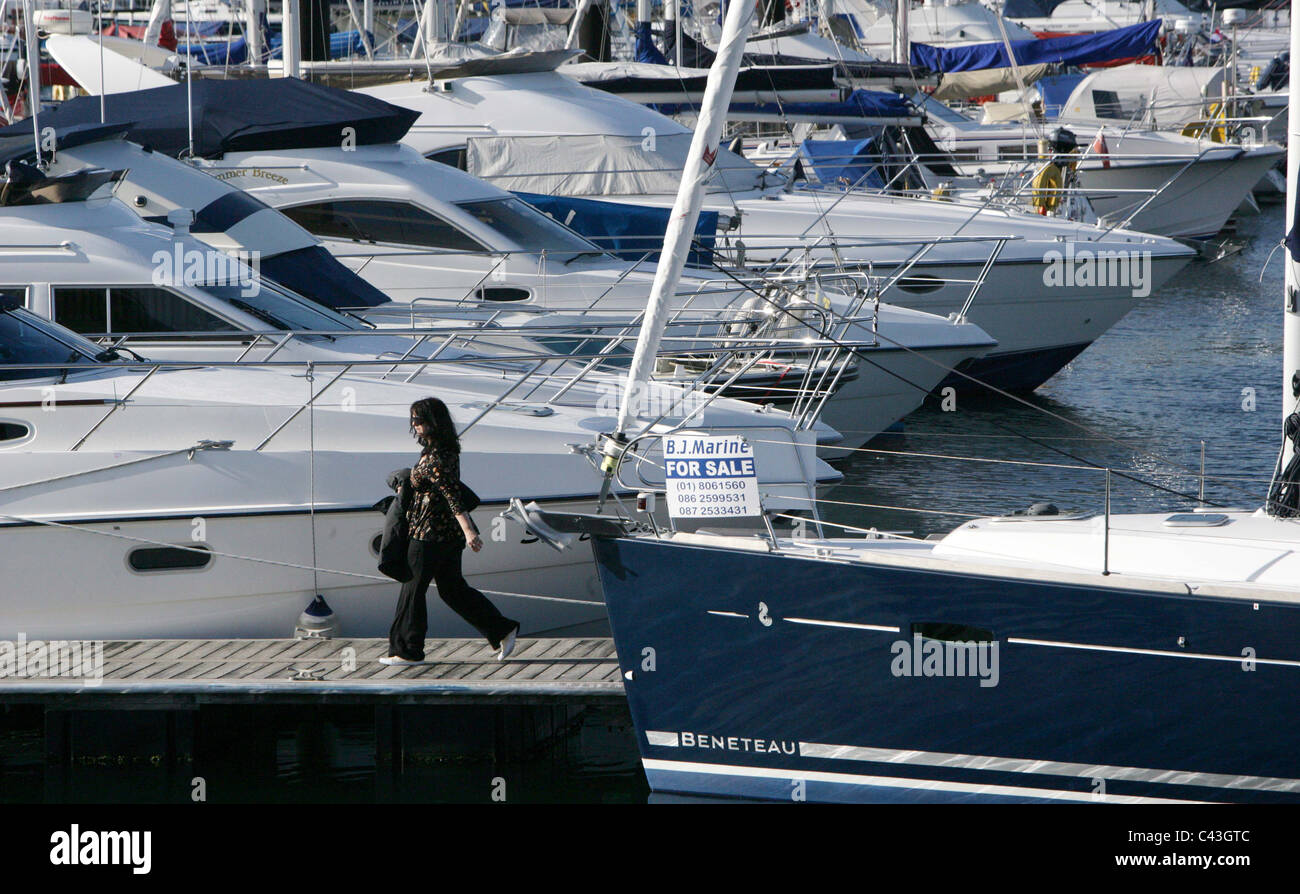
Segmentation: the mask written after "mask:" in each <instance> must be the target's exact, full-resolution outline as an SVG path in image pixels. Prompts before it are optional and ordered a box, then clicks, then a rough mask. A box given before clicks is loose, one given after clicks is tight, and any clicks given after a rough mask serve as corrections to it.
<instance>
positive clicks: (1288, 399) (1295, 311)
mask: <svg viewBox="0 0 1300 894" xmlns="http://www.w3.org/2000/svg"><path fill="white" fill-rule="evenodd" d="M1297 54H1300V22H1298V21H1297V18H1296V10H1295V5H1294V4H1292V10H1291V58H1292V59H1300V55H1297ZM1298 74H1300V72H1292V76H1291V79H1290V85H1289V87H1288V90H1289V91H1290V97H1289V99H1288V103H1289V104H1290V105H1292V106H1294V105H1295V104H1294V103H1290V99H1296V98H1297V97H1298V96H1300V87H1298V86H1297V83H1298V82H1300V76H1297V75H1298ZM1287 131H1288V133H1287V146H1286V219H1287V224H1288V226H1290V227H1292V228H1294V226H1295V211H1296V187H1297V184H1300V113H1297V111H1296V109H1295V108H1292V109H1291V114H1289V115H1288V116H1287ZM1293 235H1294V236H1296V237H1300V233H1294V234H1293ZM1283 302H1284V303H1283V313H1282V318H1283V324H1282V419H1283V421H1284V422H1285V420H1286V417H1287V416H1289V415H1290V414H1291V412H1292V410H1293V409H1294V408H1295V398H1294V396H1293V394H1292V389H1291V378H1292V376H1293V375H1295V374H1296V372H1297V371H1300V263H1297V261H1296V260H1295V258H1292V257H1290V256H1288V257H1287V259H1286V289H1285V293H1284V298H1283ZM1292 452H1293V448H1292V446H1291V442H1290V440H1289V439H1286V440H1285V446H1284V447H1283V455H1282V466H1283V468H1285V467H1286V463H1288V462H1289V461H1290V460H1291V455H1292Z"/></svg>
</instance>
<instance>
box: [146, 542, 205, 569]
mask: <svg viewBox="0 0 1300 894" xmlns="http://www.w3.org/2000/svg"><path fill="white" fill-rule="evenodd" d="M126 563H127V565H129V566H130V568H131V570H132V571H137V572H140V573H141V574H148V573H151V572H155V571H198V570H199V569H201V568H206V567H208V566H209V565H211V564H212V551H211V550H210V549H208V548H207V547H206V546H188V547H177V546H141V547H137V548H136V549H133V550H131V552H130V553H128V554H127V557H126Z"/></svg>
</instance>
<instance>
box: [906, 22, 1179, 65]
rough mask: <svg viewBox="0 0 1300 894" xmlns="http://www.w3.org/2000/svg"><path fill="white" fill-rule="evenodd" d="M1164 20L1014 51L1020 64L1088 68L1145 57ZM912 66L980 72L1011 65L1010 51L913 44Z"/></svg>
mask: <svg viewBox="0 0 1300 894" xmlns="http://www.w3.org/2000/svg"><path fill="white" fill-rule="evenodd" d="M1160 23H1161V19H1155V20H1153V21H1150V22H1142V23H1141V24H1138V25H1130V26H1129V27H1127V28H1117V29H1115V30H1114V31H1104V32H1102V33H1100V34H1079V35H1074V36H1071V37H1049V38H1047V39H1045V40H1013V41H1012V42H1011V49H1012V52H1013V54H1014V55H1015V57H1016V59H1015V61H1016V64H1017V65H1035V64H1038V63H1051V62H1055V63H1058V64H1061V65H1087V64H1089V63H1093V62H1111V61H1113V60H1115V59H1130V58H1132V57H1134V56H1145V55H1147V54H1149V53H1151V52H1153V51H1154V50H1155V47H1156V39H1157V38H1158V37H1159V36H1160ZM911 61H912V64H913V65H916V66H921V67H923V68H928V69H930V70H931V71H944V72H947V71H981V70H983V69H986V68H1006V67H1008V66H1010V65H1011V60H1010V59H1009V58H1007V48H1006V46H1005V45H1004V44H1002V43H1001V42H997V43H977V44H970V45H968V46H960V47H936V46H931V45H930V44H925V43H914V44H912V56H911Z"/></svg>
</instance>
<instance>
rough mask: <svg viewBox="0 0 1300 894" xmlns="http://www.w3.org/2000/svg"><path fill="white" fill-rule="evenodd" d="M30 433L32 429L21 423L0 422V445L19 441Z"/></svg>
mask: <svg viewBox="0 0 1300 894" xmlns="http://www.w3.org/2000/svg"><path fill="white" fill-rule="evenodd" d="M31 433H32V428H31V426H30V425H27V424H26V423H23V422H0V444H3V443H5V442H6V441H21V440H23V439H24V438H26V437H27V436H29V435H30V434H31Z"/></svg>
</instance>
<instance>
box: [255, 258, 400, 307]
mask: <svg viewBox="0 0 1300 894" xmlns="http://www.w3.org/2000/svg"><path fill="white" fill-rule="evenodd" d="M261 272H262V276H263V278H265V279H271V280H274V281H275V282H278V283H279V284H280V285H282V286H284V287H285V288H286V289H288V290H289V291H290V292H293V293H294V294H296V295H301V296H302V297H303V298H306V299H307V300H309V301H314V302H315V303H316V304H320V305H323V306H324V307H330V308H335V309H339V308H345V307H378V306H379V305H381V304H387V303H388V296H387V295H385V294H384V293H383V292H381V291H379V290H378V289H376V288H375V287H374V286H372V285H371V284H370V283H368V282H366V281H365V280H364V279H362V278H361V277H359V276H357V275H356V274H355V273H353V272H352V271H351V270H349V269H348V268H347V267H344V266H343V265H342V264H340V263H339V262H338V260H337V259H336V258H335V257H334V256H333V255H332V254H330V253H329V252H328V251H326V250H325V249H324V247H322V246H320V245H311V246H308V247H307V248H300V249H297V250H296V251H286V252H284V253H283V254H278V255H276V256H275V257H272V258H266V257H264V258H262V271H261Z"/></svg>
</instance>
